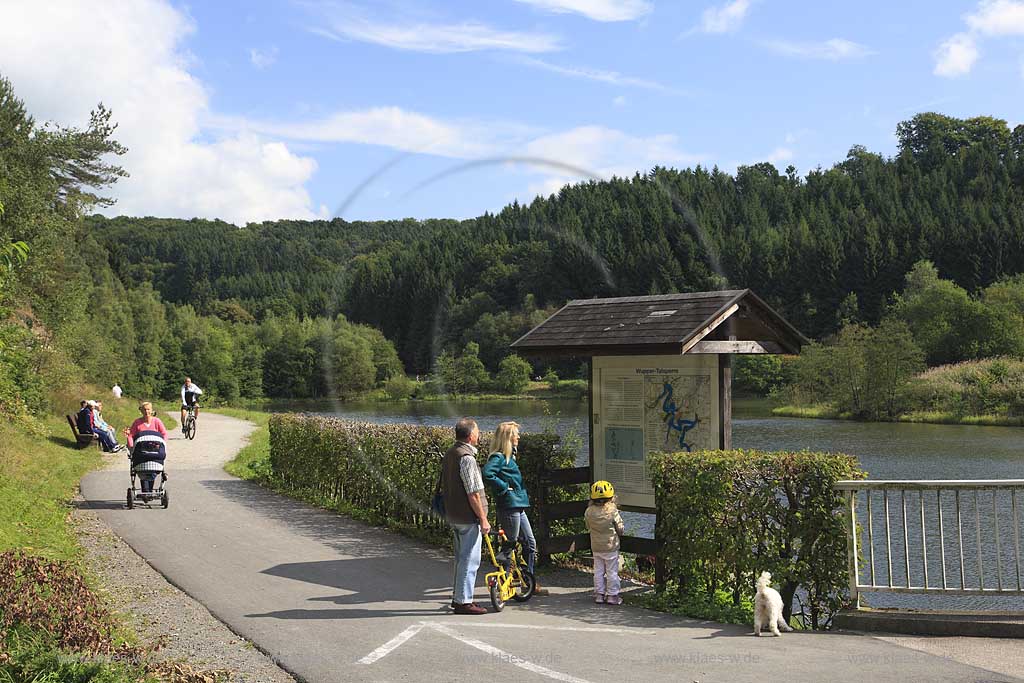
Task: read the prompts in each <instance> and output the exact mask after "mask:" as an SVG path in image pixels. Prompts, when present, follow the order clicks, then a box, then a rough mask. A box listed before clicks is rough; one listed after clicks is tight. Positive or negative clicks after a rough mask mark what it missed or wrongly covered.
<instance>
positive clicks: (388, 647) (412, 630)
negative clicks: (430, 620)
mask: <svg viewBox="0 0 1024 683" xmlns="http://www.w3.org/2000/svg"><path fill="white" fill-rule="evenodd" d="M425 625H426V624H423V623H420V624H413V625H412V626H410V627H409V628H407V629H405V630H404V631H402V632H401V633H399V634H398V635H397V636H395V637H394V638H392V639H391V640H389V641H388V642H386V643H384V644H383V645H381V646H380V647H378V648H377V649H376V650H374V651H373V652H371V653H370V654H368V655H366V656H365V657H363V658H362V659H360V660H359V663H360V664H373V663H374V662H376V661H377V660H378V659H380V658H381V657H387V656H388V655H389V654H391V651H392V650H394V649H395V648H397V647H398V646H400V645H401V644H402V643H404V642H405V641H407V640H409V639H410V638H412V637H413V636H414V635H416V634H417V633H419V632H420V630H421V629H422V628H423V627H424V626H425Z"/></svg>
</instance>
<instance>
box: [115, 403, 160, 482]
mask: <svg viewBox="0 0 1024 683" xmlns="http://www.w3.org/2000/svg"><path fill="white" fill-rule="evenodd" d="M139 412H140V413H142V417H140V418H137V419H136V420H135V422H133V423H132V426H131V427H128V428H126V429H125V430H124V435H125V438H126V439H127V441H128V448H129V449H130V451H131V459H132V472H134V473H137V474H138V475H139V484H140V486H141V487H142V492H143V493H152V492H153V482H155V481H156V476H157V474H159V473H161V472H163V470H164V459H165V458H166V457H167V428H166V427H164V423H163V422H161V421H160V418H158V417H157V416H156V415H154V414H153V404H152V403H150V402H149V401H144V402H143V403H140V404H139ZM166 478H167V477H166V475H164V479H165V480H166Z"/></svg>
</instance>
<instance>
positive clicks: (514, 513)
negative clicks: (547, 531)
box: [498, 508, 537, 574]
mask: <svg viewBox="0 0 1024 683" xmlns="http://www.w3.org/2000/svg"><path fill="white" fill-rule="evenodd" d="M498 523H499V524H501V528H502V529H504V530H505V536H506V538H508V540H509V541H511V542H513V543H514V542H515V541H516V540H519V541H522V542H523V555H524V556H525V559H526V568H527V569H528V570H529V571H530V573H531V574H532V573H533V563H534V558H536V557H537V539H536V538H535V537H534V535H533V527H531V526H530V520H529V518H527V516H526V508H505V509H501V508H499V509H498Z"/></svg>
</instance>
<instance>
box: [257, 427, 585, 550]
mask: <svg viewBox="0 0 1024 683" xmlns="http://www.w3.org/2000/svg"><path fill="white" fill-rule="evenodd" d="M480 438H481V444H480V454H479V456H478V459H479V460H480V463H481V464H483V462H484V460H485V459H486V457H487V454H488V452H489V451H488V448H487V446H488V441H489V435H483V434H482V435H481V437H480ZM453 441H454V432H453V429H452V428H450V427H448V428H444V427H423V426H418V425H407V424H373V423H368V422H354V421H349V420H341V419H337V418H331V417H318V416H310V415H293V414H288V415H274V416H273V417H272V418H271V419H270V463H271V470H272V475H271V482H272V484H273V485H274V486H275V487H276V488H278V489H279V490H283V491H284V492H286V493H291V494H293V495H297V496H298V497H301V498H303V499H305V500H310V501H312V502H315V503H317V504H319V505H322V506H324V507H328V508H332V509H338V510H343V511H348V512H354V513H356V514H357V516H359V517H362V518H364V519H367V520H368V521H371V522H374V523H378V524H385V525H387V526H396V527H399V528H402V529H417V530H421V531H424V532H426V533H425V534H422V535H426V536H428V537H432V536H436V539H437V540H442V539H443V540H445V541H447V540H448V536H447V535H446V534H445V535H444V536H442V535H441V532H443V531H444V530H445V528H446V527H445V524H444V522H443V521H441V520H439V519H437V518H435V517H434V516H433V515H431V514H430V499H431V497H432V496H433V493H434V486H435V484H436V483H437V476H438V473H439V472H440V467H441V458H442V456H443V455H444V453H445V451H446V450H447V449H448V448H449V447H450V446H451V445H452V443H453ZM519 451H520V452H519V465H520V468H521V469H522V472H523V479H524V483H525V485H526V490H527V491H528V492H529V493H530V494H531V497H533V496H535V495H536V494H537V492H538V491H539V483H538V482H539V479H538V478H539V475H540V472H541V470H542V469H543V468H548V469H558V468H562V467H570V466H572V462H573V459H574V458H575V453H574V452H572V449H571V448H565V447H563V446H562V445H561V443H560V439H559V437H558V435H557V434H551V433H547V432H545V433H540V434H523V435H522V438H521V440H520V442H519ZM554 493H555V494H556V495H554V496H553V497H552V500H566V499H570V498H571V497H576V498H578V497H579V496H580V495H581V494H580V493H579V492H577V491H570V490H558V491H556V492H554ZM531 502H533V501H532V500H531ZM490 509H491V513H492V517H493V512H494V505H493V504H492V505H491V507H490Z"/></svg>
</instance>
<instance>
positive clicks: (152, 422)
mask: <svg viewBox="0 0 1024 683" xmlns="http://www.w3.org/2000/svg"><path fill="white" fill-rule="evenodd" d="M142 432H159V433H160V436H162V437H163V438H164V439H166V438H167V428H166V427H164V423H163V422H161V421H160V418H159V417H150V418H149V422H148V423H147V422H146V420H145V418H141V417H139V418H136V419H135V422H132V426H131V428H130V429H129V430H128V448H132V447H133V446H134V445H135V437H137V436H138V435H139V434H140V433H142Z"/></svg>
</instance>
